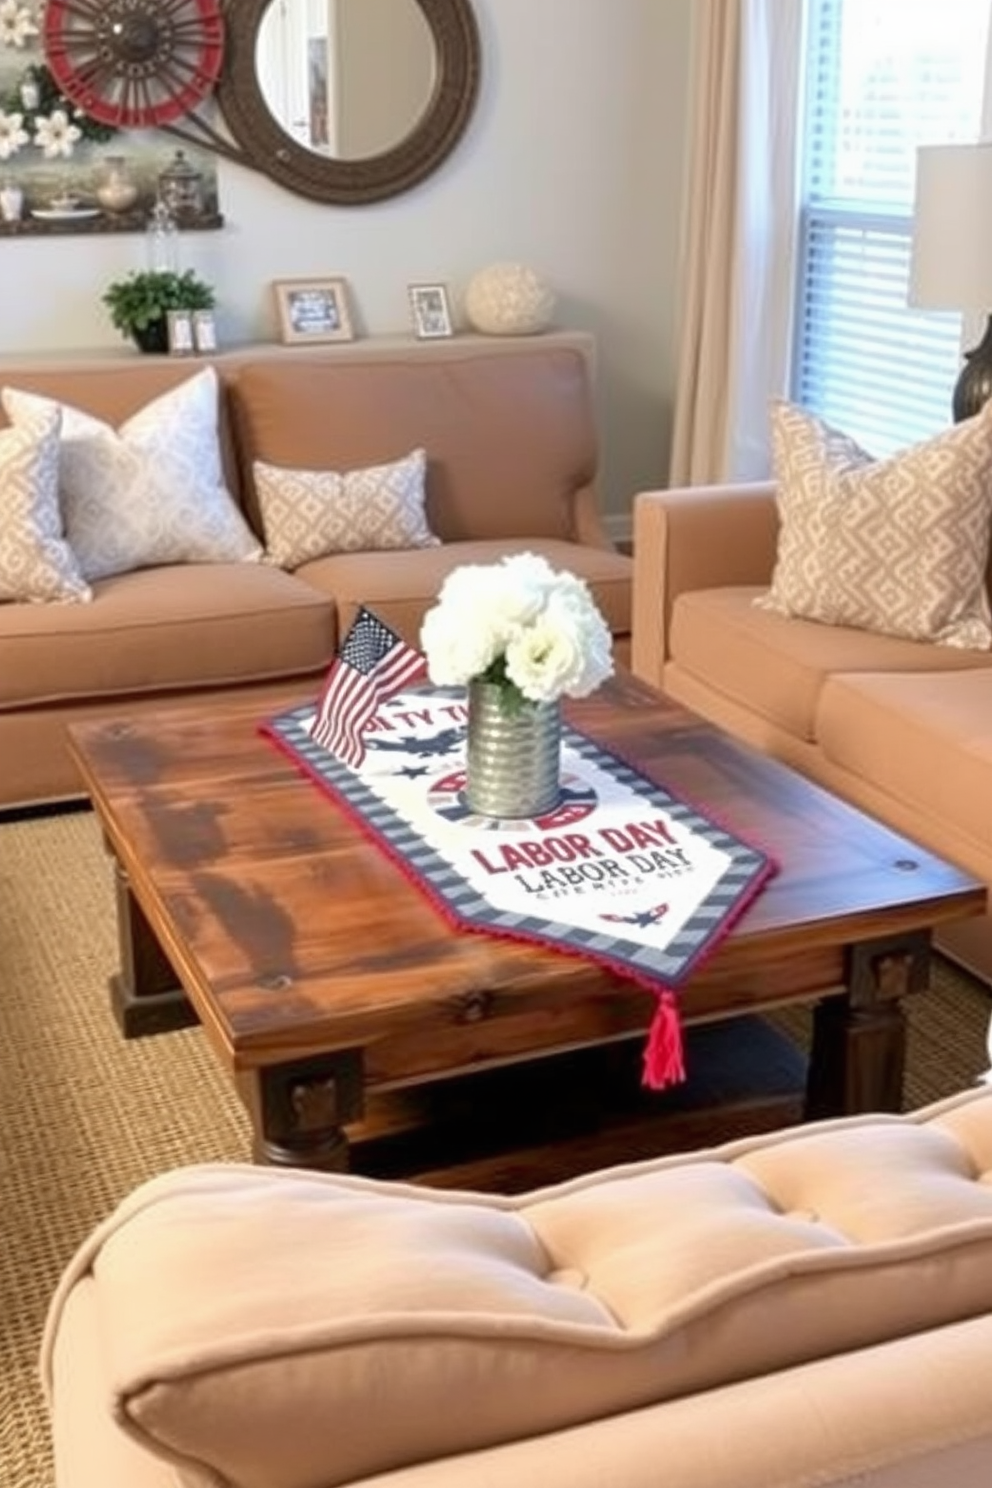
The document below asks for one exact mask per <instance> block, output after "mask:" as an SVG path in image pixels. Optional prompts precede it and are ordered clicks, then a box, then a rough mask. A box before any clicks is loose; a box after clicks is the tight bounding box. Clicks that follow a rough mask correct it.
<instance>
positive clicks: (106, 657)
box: [0, 563, 337, 711]
mask: <svg viewBox="0 0 992 1488" xmlns="http://www.w3.org/2000/svg"><path fill="white" fill-rule="evenodd" d="M93 588H94V602H93V604H89V605H74V606H72V607H71V608H72V616H71V618H68V617H67V614H66V610H67V607H66V606H63V605H57V606H53V605H5V606H0V711H4V710H16V709H18V708H23V707H24V706H25V704H30V705H32V706H40V705H41V704H45V703H52V702H57V701H60V700H67V699H82V700H86V701H88V702H89V701H96V700H98V699H101V698H103V699H107V698H123V697H128V696H132V697H133V696H135V695H139V696H142V695H149V694H155V693H159V692H167V691H183V690H187V691H188V690H189V689H192V688H206V687H213V686H218V685H220V684H223V683H227V682H239V681H245V680H258V681H262V680H265V679H274V678H280V677H296V676H299V675H300V674H302V673H305V672H311V673H312V672H314V671H316V670H318V669H319V668H320V667H322V666H327V665H328V664H329V663H330V659H331V657H332V656H333V654H334V650H335V647H336V645H337V627H336V624H335V617H334V607H333V605H332V604H331V603H330V601H329V600H328V599H327V597H326V596H325V595H322V594H319V593H318V592H317V591H316V590H314V589H312V588H310V587H309V586H308V585H306V584H301V583H299V582H298V581H297V580H296V579H294V578H293V577H292V575H291V574H286V573H283V572H282V571H281V570H280V569H277V568H271V567H270V566H269V565H268V564H254V563H245V564H241V563H228V564H220V563H217V564H213V563H203V564H193V565H191V566H190V567H188V568H185V567H170V568H147V569H141V570H139V571H137V572H135V573H130V574H118V575H117V576H115V577H114V578H111V579H101V580H99V581H98V582H97V583H96V584H95V585H94V586H93Z"/></svg>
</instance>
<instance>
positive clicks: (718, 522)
mask: <svg viewBox="0 0 992 1488" xmlns="http://www.w3.org/2000/svg"><path fill="white" fill-rule="evenodd" d="M777 541H778V514H777V509H776V505H775V485H774V482H772V481H761V482H754V483H751V484H747V485H744V484H741V485H721V486H691V487H684V488H681V489H678V490H670V491H642V492H640V493H639V495H637V496H636V497H635V499H634V600H633V604H634V609H633V625H632V650H631V662H632V666H633V670H634V671H635V672H636V673H637V675H638V676H639V677H643V678H644V680H645V681H647V682H650V683H652V684H653V685H655V686H659V685H660V684H661V680H662V672H663V669H664V665H665V662H666V661H667V660H668V657H669V647H668V636H669V629H670V626H671V617H672V607H673V605H674V604H675V600H676V599H677V598H678V596H679V595H680V594H683V593H686V592H687V591H689V590H693V589H719V588H722V587H724V586H726V585H737V584H759V585H767V584H768V583H770V581H771V575H772V569H773V567H774V564H775V549H776V544H777Z"/></svg>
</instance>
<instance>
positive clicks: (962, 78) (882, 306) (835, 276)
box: [792, 0, 992, 455]
mask: <svg viewBox="0 0 992 1488" xmlns="http://www.w3.org/2000/svg"><path fill="white" fill-rule="evenodd" d="M989 10H990V0H808V27H807V45H806V52H807V78H806V86H805V103H804V127H803V147H802V152H801V171H802V180H801V205H800V230H801V243H800V256H799V273H798V293H797V307H796V316H795V346H794V354H793V362H792V396H793V397H794V398H795V400H796V401H797V402H799V403H802V404H803V405H804V406H805V407H807V408H811V409H813V410H814V411H815V412H817V413H819V414H821V415H822V417H823V418H825V419H827V420H828V421H829V422H830V423H832V424H835V425H837V426H838V427H840V428H841V429H843V430H845V432H846V433H848V434H851V435H853V436H854V437H855V438H856V439H857V440H858V441H859V442H860V443H862V444H863V445H864V446H865V448H866V449H868V450H869V451H870V452H871V453H872V454H876V455H885V454H888V453H890V452H891V451H892V450H894V449H897V448H898V447H900V446H902V445H906V444H910V443H912V442H913V441H915V440H918V439H923V438H926V437H927V436H928V435H929V434H931V433H933V432H935V431H936V430H937V429H939V428H942V427H944V426H946V425H947V424H948V423H949V422H950V421H951V395H952V391H953V387H954V382H955V380H956V378H957V375H958V372H959V371H960V367H961V353H960V339H961V332H960V325H961V322H960V316H958V315H936V314H924V313H922V312H920V311H915V310H910V309H909V307H908V305H907V285H908V276H909V253H910V233H911V226H912V222H911V213H912V206H913V192H914V183H915V175H916V147H917V145H920V144H931V143H940V142H946V143H951V142H955V141H960V142H969V141H973V140H975V139H977V138H978V137H979V135H980V132H981V130H980V124H981V115H982V92H983V85H984V76H985V52H986V44H987V33H988V28H989ZM990 309H992V306H990Z"/></svg>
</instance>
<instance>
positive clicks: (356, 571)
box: [296, 539, 632, 646]
mask: <svg viewBox="0 0 992 1488" xmlns="http://www.w3.org/2000/svg"><path fill="white" fill-rule="evenodd" d="M511 553H540V554H541V555H542V556H543V557H545V558H546V559H547V560H548V562H549V563H550V564H551V566H552V568H556V569H567V570H569V571H570V572H572V573H574V574H577V575H578V576H579V578H580V579H585V581H586V583H587V584H588V585H589V588H590V590H591V591H592V596H593V598H594V599H595V601H596V604H597V605H598V607H599V610H600V612H601V614H602V616H603V619H604V620H605V621H606V623H607V625H608V626H609V628H610V631H611V633H612V634H613V635H614V636H617V637H620V636H627V635H629V634H630V611H631V582H630V578H631V566H632V560H631V559H630V558H628V557H627V556H626V555H625V554H623V553H614V552H613V551H612V550H611V549H609V548H593V547H587V546H585V545H583V544H580V543H566V542H553V541H550V540H548V539H529V540H523V539H517V540H516V541H507V540H500V541H490V542H485V541H481V542H451V543H442V544H441V546H440V547H435V548H422V549H419V550H418V551H417V552H409V551H408V552H405V553H339V554H336V555H335V556H333V557H328V558H318V559H316V560H315V561H314V562H312V563H305V564H303V565H302V566H301V567H300V568H298V569H297V570H296V577H297V578H299V579H303V580H305V581H306V583H308V584H313V585H314V587H315V588H317V589H320V590H322V591H323V592H324V593H326V594H333V595H334V597H335V599H336V600H337V604H338V623H339V625H340V628H341V632H342V634H344V632H345V631H346V630H347V628H348V626H349V625H350V624H351V622H352V620H353V619H354V618H355V615H356V613H357V611H358V607H359V605H361V604H367V605H368V606H369V608H370V609H373V610H375V612H376V614H377V615H378V616H379V617H380V619H382V620H384V621H385V622H386V624H387V625H389V626H391V627H392V629H393V630H395V631H396V632H397V634H398V635H401V636H402V637H403V639H404V640H405V641H407V642H408V643H409V644H410V645H411V646H419V644H420V626H421V623H422V621H423V618H424V615H425V613H426V612H427V610H428V609H429V608H430V607H431V605H433V604H434V603H435V602H436V600H437V596H438V592H439V591H440V588H441V584H442V583H443V581H444V580H445V578H447V576H448V574H449V573H450V572H451V570H452V569H453V568H458V567H459V565H461V564H463V563H496V562H497V561H498V560H499V559H500V558H503V557H505V556H508V555H509V554H511Z"/></svg>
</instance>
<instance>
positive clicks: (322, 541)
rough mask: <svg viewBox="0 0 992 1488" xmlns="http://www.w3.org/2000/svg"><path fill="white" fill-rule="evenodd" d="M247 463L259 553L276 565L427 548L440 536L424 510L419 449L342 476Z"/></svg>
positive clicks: (422, 458) (423, 465)
mask: <svg viewBox="0 0 992 1488" xmlns="http://www.w3.org/2000/svg"><path fill="white" fill-rule="evenodd" d="M252 468H253V471H254V475H255V491H256V494H257V496H258V507H259V511H260V512H261V514H262V526H263V528H264V530H265V551H266V556H267V557H268V558H269V559H270V560H271V562H273V563H277V564H278V565H279V566H280V568H289V569H293V568H299V566H300V564H301V563H306V562H307V561H308V560H309V559H311V558H321V557H323V556H324V555H325V554H327V553H361V552H372V551H374V550H378V549H386V548H433V547H437V545H438V543H439V541H440V539H439V538H437V537H435V535H434V533H433V532H432V531H431V530H430V528H429V527H428V525H427V517H426V514H425V512H424V494H425V493H424V477H425V473H426V469H427V457H426V455H425V453H424V451H423V450H422V449H416V450H413V451H412V452H411V453H410V454H409V455H407V456H406V457H405V458H404V459H402V460H394V461H393V462H392V463H390V464H387V465H370V466H369V467H368V468H367V469H365V470H347V471H345V472H344V473H339V472H337V471H335V470H288V469H286V468H285V467H283V466H281V465H267V464H266V463H265V462H264V461H262V460H256V461H255V463H254V465H253V467H252Z"/></svg>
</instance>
